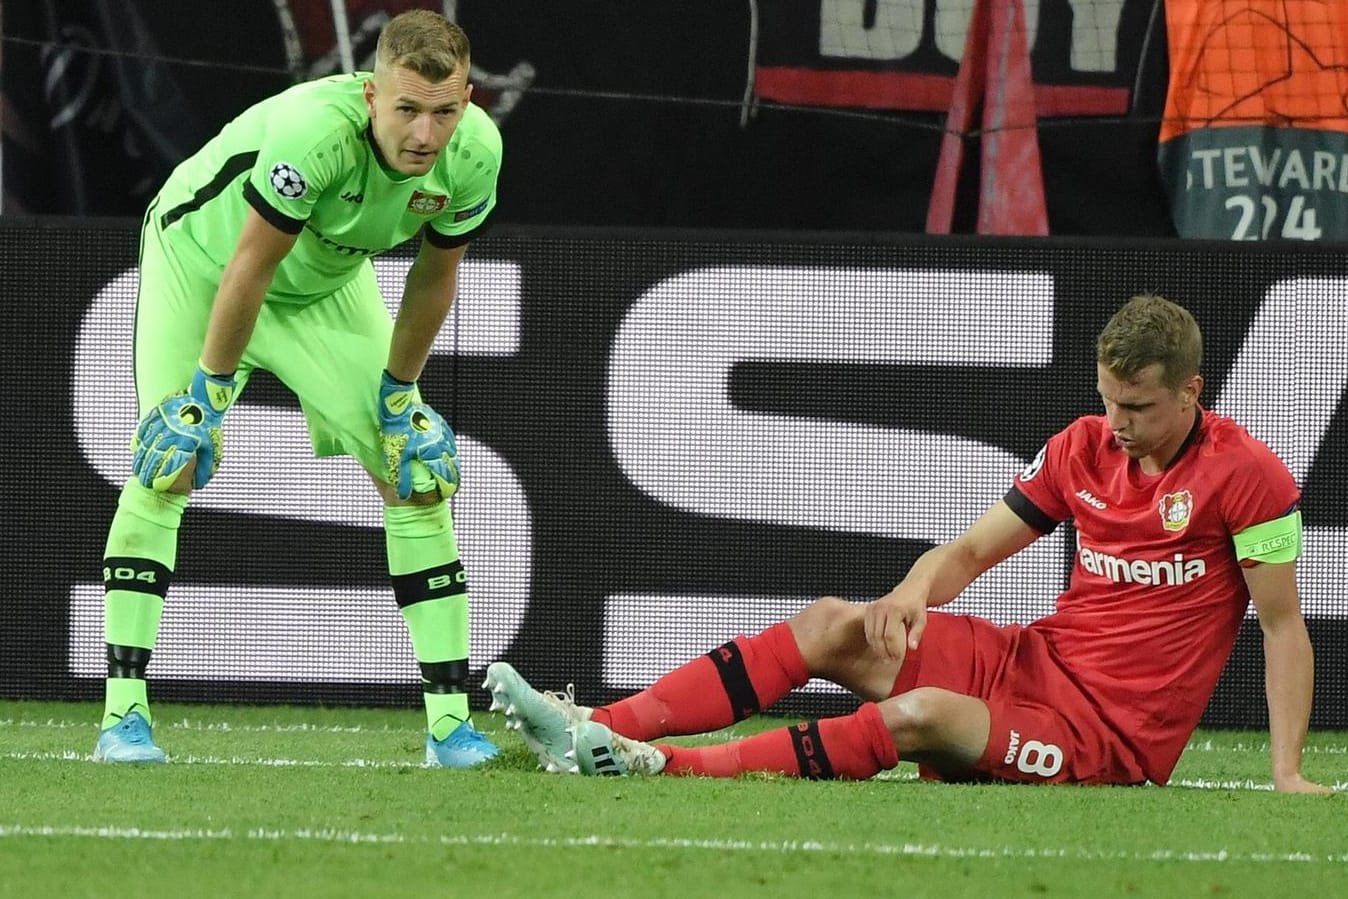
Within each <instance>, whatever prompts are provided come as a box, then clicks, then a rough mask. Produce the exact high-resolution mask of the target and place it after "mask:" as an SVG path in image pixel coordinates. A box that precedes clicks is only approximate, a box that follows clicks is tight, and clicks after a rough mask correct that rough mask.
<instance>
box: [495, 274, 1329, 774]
mask: <svg viewBox="0 0 1348 899" xmlns="http://www.w3.org/2000/svg"><path fill="white" fill-rule="evenodd" d="M1202 354H1203V349H1202V336H1201V334H1200V332H1199V329H1198V325H1197V324H1196V323H1195V321H1194V319H1193V317H1192V316H1191V315H1190V314H1189V313H1188V312H1187V311H1186V310H1184V309H1183V308H1181V307H1179V306H1177V305H1176V304H1174V303H1172V302H1170V301H1168V300H1166V299H1163V298H1161V297H1158V296H1153V295H1142V296H1137V297H1134V298H1133V299H1132V300H1130V301H1129V302H1128V303H1127V304H1126V305H1124V306H1123V308H1122V309H1120V310H1119V311H1118V312H1117V313H1116V314H1115V315H1114V316H1113V317H1112V318H1111V319H1110V321H1109V323H1108V324H1107V325H1106V326H1105V328H1104V330H1103V331H1102V332H1101V334H1100V336H1099V340H1098V343H1097V362H1098V364H1097V389H1098V390H1099V393H1100V398H1101V401H1102V402H1103V404H1104V414H1103V415H1089V416H1084V417H1082V418H1079V419H1077V420H1076V421H1074V422H1072V424H1070V425H1068V426H1067V427H1066V428H1065V429H1064V430H1062V431H1060V432H1059V433H1057V434H1056V435H1054V436H1053V437H1051V438H1050V439H1049V441H1048V443H1047V445H1045V446H1044V448H1043V449H1042V450H1041V451H1040V452H1039V454H1038V455H1037V456H1036V457H1035V459H1034V460H1033V461H1032V462H1031V463H1030V464H1029V466H1028V467H1026V468H1025V470H1024V471H1022V472H1021V473H1020V474H1019V475H1018V476H1016V477H1015V478H1014V480H1013V482H1012V484H1011V487H1010V489H1009V490H1008V491H1007V493H1006V495H1005V497H1004V498H1003V499H1002V500H1001V501H1000V502H998V503H997V504H996V505H994V506H993V507H992V508H991V509H989V510H988V511H987V512H986V513H984V514H983V516H982V517H981V518H979V519H978V520H977V521H975V522H974V523H973V524H972V525H971V526H970V527H969V528H968V530H966V531H965V532H964V533H963V534H962V535H960V536H959V537H957V538H956V539H954V540H952V541H951V542H949V543H946V544H943V545H941V546H937V547H935V548H933V549H931V550H929V551H927V552H926V553H925V554H923V555H922V556H921V557H920V558H919V559H918V560H917V561H916V562H915V563H914V564H913V566H912V568H911V569H910V570H909V572H908V573H907V575H906V576H905V577H904V578H903V580H902V581H901V582H900V583H899V584H898V586H896V587H895V588H894V589H893V590H891V591H890V592H889V593H887V594H886V595H884V596H882V597H880V598H879V599H876V600H874V601H873V602H868V603H855V602H848V601H845V600H842V599H838V598H835V597H823V598H821V599H818V600H816V601H815V602H814V603H812V604H811V605H810V606H808V607H807V608H805V609H804V610H803V611H801V612H800V613H799V614H797V615H796V616H794V617H793V618H791V619H790V620H789V621H786V622H783V623H780V624H777V625H775V626H773V627H770V628H768V629H767V630H765V631H763V632H762V633H760V634H757V635H756V636H752V637H739V638H737V639H735V640H733V641H731V642H730V643H727V644H725V645H724V646H721V647H718V648H717V649H714V650H712V651H711V652H709V653H707V654H706V655H704V656H701V657H699V658H697V659H694V660H693V661H691V662H688V663H687V664H685V665H683V666H682V667H680V668H678V669H676V670H675V671H673V672H671V673H669V674H667V675H665V676H664V677H662V678H660V679H659V680H657V681H656V682H655V683H654V684H653V685H652V686H651V687H649V688H648V689H645V690H642V691H641V692H639V693H637V694H635V695H633V696H630V697H628V698H626V699H623V700H620V701H618V702H615V703H613V704H611V705H607V706H603V707H599V708H587V707H585V706H581V705H577V704H576V703H575V702H574V701H573V700H572V699H571V698H570V697H568V696H564V695H561V694H556V693H541V692H539V691H537V690H534V689H533V688H532V687H531V686H530V685H529V684H528V683H526V682H525V680H524V678H522V677H521V676H520V675H519V673H518V672H516V671H515V670H514V669H513V668H512V667H511V666H510V665H508V664H506V663H504V662H497V663H495V664H493V665H491V666H489V668H488V670H487V681H486V683H485V684H484V686H485V687H486V688H488V689H489V690H491V691H492V694H493V706H494V707H495V708H501V709H504V710H505V712H506V716H507V720H508V722H509V724H510V725H511V726H512V727H514V728H516V729H517V730H518V731H519V733H520V735H521V736H522V737H523V738H524V740H525V742H526V744H527V745H528V746H529V748H530V749H532V750H533V751H534V753H535V754H536V755H537V756H538V759H539V762H540V764H542V765H543V766H544V767H546V768H548V769H549V770H551V771H563V772H569V773H581V774H660V773H663V774H675V775H681V774H700V775H709V776H713V777H729V776H734V775H737V774H741V773H743V772H748V771H768V772H779V773H782V774H785V775H792V776H799V777H808V778H852V779H861V778H868V777H871V776H872V775H875V774H877V773H879V772H881V771H885V770H887V769H890V768H893V767H894V766H895V765H897V764H898V762H899V760H900V759H907V760H909V761H913V762H917V763H918V764H919V765H920V766H921V769H922V771H923V773H924V775H926V776H929V777H937V778H942V779H948V780H970V779H973V780H1002V781H1018V782H1030V783H1075V784H1140V783H1144V782H1148V781H1150V782H1152V783H1157V784H1164V783H1165V782H1166V781H1167V780H1168V779H1169V778H1170V775H1171V772H1172V771H1173V770H1174V767H1175V764H1176V762H1177V761H1178V760H1179V757H1180V753H1181V752H1182V751H1183V750H1184V747H1185V744H1186V743H1187V741H1188V739H1189V737H1190V735H1191V734H1192V733H1193V730H1194V728H1195V727H1197V725H1198V722H1199V719H1200V716H1201V715H1202V713H1203V710H1204V708H1205V707H1206V705H1207V702H1208V699H1209V697H1210V696H1211V695H1212V691H1213V689H1214V687H1215V686H1216V684H1217V680H1218V677H1219V676H1220V675H1221V672H1222V669H1223V667H1224V666H1225V664H1226V660H1227V657H1228V656H1229V655H1230V653H1231V649H1232V647H1233V645H1234V643H1235V640H1236V635H1237V632H1238V630H1239V628H1240V625H1241V621H1242V619H1243V618H1244V616H1245V611H1246V609H1247V608H1248V606H1249V604H1250V602H1251V601H1253V603H1254V607H1255V610H1256V612H1257V613H1258V617H1259V624H1260V627H1261V628H1262V630H1263V636H1264V657H1265V665H1266V675H1267V676H1266V683H1267V701H1268V713H1269V747H1270V757H1271V758H1270V761H1271V764H1272V776H1273V785H1274V787H1275V788H1276V789H1277V790H1280V791H1286V792H1305V793H1328V792H1330V790H1329V789H1328V788H1326V787H1323V786H1321V785H1319V784H1315V783H1312V782H1310V781H1308V780H1306V779H1305V778H1304V777H1302V775H1301V755H1302V747H1303V744H1304V741H1305V737H1306V729H1307V723H1308V721H1309V718H1310V708H1311V696H1312V689H1313V682H1314V658H1313V655H1312V650H1311V644H1310V639H1309V637H1308V635H1307V632H1306V626H1305V622H1304V621H1303V619H1302V616H1301V609H1300V600H1299V597H1298V594H1297V582H1296V569H1295V561H1296V559H1297V557H1298V556H1299V555H1300V552H1301V513H1300V511H1299V500H1300V494H1299V491H1298V488H1297V485H1296V483H1295V481H1294V480H1293V478H1292V476H1291V474H1290V473H1289V472H1288V470H1287V468H1286V466H1285V465H1284V464H1283V463H1282V462H1281V461H1280V460H1279V459H1278V458H1277V456H1275V455H1274V454H1273V452H1272V451H1271V450H1270V449H1269V448H1268V447H1267V446H1265V445H1264V444H1263V443H1261V442H1259V441H1258V440H1256V439H1255V438H1254V437H1252V436H1250V434H1249V433H1247V432H1246V431H1245V429H1244V428H1242V427H1241V426H1240V425H1238V424H1237V423H1236V422H1234V421H1232V420H1231V419H1229V418H1226V417H1224V416H1221V415H1217V414H1215V413H1213V412H1211V411H1208V410H1206V409H1204V408H1202V407H1201V406H1200V405H1199V394H1200V393H1201V391H1202V388H1203V376H1202V375H1201V374H1200V373H1199V371H1200V366H1201V363H1202ZM1068 520H1071V521H1072V522H1073V526H1074V527H1075V529H1076V546H1077V553H1076V562H1075V565H1074V566H1073V570H1072V574H1071V579H1070V582H1069V584H1068V587H1067V589H1066V591H1064V592H1063V593H1062V594H1061V595H1060V596H1058V599H1057V605H1056V610H1055V611H1054V612H1053V614H1051V615H1048V616H1046V617H1044V618H1041V619H1039V620H1037V621H1034V622H1033V623H1031V624H1029V625H1026V626H1021V625H1018V624H1011V625H1007V626H1004V627H999V626H997V625H995V624H993V623H992V622H990V621H987V620H985V619H983V618H979V617H976V616H970V615H952V614H947V613H943V612H939V611H928V610H929V609H935V608H937V607H939V606H942V605H945V604H946V603H948V602H950V601H951V600H952V599H954V598H955V597H956V596H958V595H959V594H960V592H961V591H963V590H964V589H965V588H966V587H968V586H969V585H970V584H971V583H972V582H973V581H974V579H975V578H977V577H978V576H979V575H980V574H982V573H983V572H984V571H987V570H988V569H989V568H991V567H992V566H994V565H996V564H997V563H999V562H1001V561H1002V560H1004V559H1006V558H1008V557H1010V556H1012V555H1013V554H1015V553H1016V552H1018V551H1019V550H1021V549H1023V548H1024V547H1025V546H1027V545H1029V544H1030V543H1031V542H1033V541H1034V540H1036V539H1037V538H1039V537H1041V536H1043V535H1045V534H1048V533H1049V532H1051V531H1052V530H1053V529H1054V528H1056V527H1057V526H1058V525H1059V524H1060V523H1062V522H1064V521H1068ZM812 677H820V678H825V679H827V680H830V681H833V682H835V683H837V684H840V685H841V686H843V687H845V688H847V689H848V690H850V691H851V692H852V693H854V694H856V696H857V697H859V698H860V699H861V700H862V704H861V706H860V708H858V709H857V710H856V711H855V712H853V713H852V714H850V715H845V716H842V717H838V718H826V719H822V720H818V721H809V722H805V723H801V724H797V725H794V726H790V727H783V728H779V729H777V730H772V731H768V732H765V733H761V734H758V735H755V736H752V737H748V738H747V739H740V740H735V741H732V742H728V743H720V744H717V745H711V746H700V747H686V746H673V745H669V744H654V745H652V744H651V742H650V741H654V740H658V739H659V738H661V737H665V736H670V735H678V734H697V733H705V732H707V731H711V730H716V729H718V728H721V727H725V726H727V725H730V724H732V723H734V722H736V721H739V720H742V719H744V718H746V717H748V716H750V715H753V714H755V713H757V712H759V711H760V710H762V709H766V708H768V707H769V706H771V705H772V704H773V703H774V702H776V701H777V700H778V699H780V698H781V697H783V696H785V695H786V694H787V693H788V692H790V691H791V690H793V689H795V688H797V687H800V686H802V685H804V684H805V683H806V681H807V680H809V679H810V678H812Z"/></svg>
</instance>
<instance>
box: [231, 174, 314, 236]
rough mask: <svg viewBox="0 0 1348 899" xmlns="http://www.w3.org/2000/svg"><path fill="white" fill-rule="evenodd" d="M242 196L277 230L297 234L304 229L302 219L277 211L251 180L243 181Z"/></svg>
mask: <svg viewBox="0 0 1348 899" xmlns="http://www.w3.org/2000/svg"><path fill="white" fill-rule="evenodd" d="M243 198H244V199H245V200H247V201H248V205H249V206H252V207H253V209H255V210H257V214H258V215H260V216H262V217H263V218H264V219H266V220H267V222H268V223H269V224H270V225H271V226H272V227H274V228H276V229H277V230H278V231H284V232H285V233H287V234H299V233H300V232H301V231H303V230H304V219H293V218H291V217H290V216H288V215H286V214H285V213H282V212H278V211H277V209H276V207H275V206H273V205H271V204H270V203H268V202H267V201H266V200H265V199H263V197H262V194H260V193H258V191H257V188H256V187H254V186H253V182H251V181H245V182H244V183H243Z"/></svg>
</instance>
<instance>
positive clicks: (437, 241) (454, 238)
mask: <svg viewBox="0 0 1348 899" xmlns="http://www.w3.org/2000/svg"><path fill="white" fill-rule="evenodd" d="M491 215H492V214H491V213H490V212H489V213H487V217H486V218H484V219H483V220H482V221H481V222H480V223H479V224H478V226H477V227H476V228H473V229H471V230H468V231H465V232H463V233H462V234H441V233H440V232H439V231H437V230H435V229H434V228H432V227H431V226H430V225H427V226H426V242H427V243H429V244H430V245H431V246H433V247H439V248H440V249H442V250H452V249H454V248H455V247H461V246H463V245H464V244H466V243H472V242H473V241H474V240H476V239H477V238H479V237H481V236H482V235H483V234H486V233H487V231H488V230H490V229H491Z"/></svg>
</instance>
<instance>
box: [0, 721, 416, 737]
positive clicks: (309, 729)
mask: <svg viewBox="0 0 1348 899" xmlns="http://www.w3.org/2000/svg"><path fill="white" fill-rule="evenodd" d="M0 727H32V728H43V729H50V730H90V731H96V730H98V721H97V720H95V719H90V720H86V721H70V720H57V719H54V718H49V719H47V720H46V721H36V720H31V719H14V718H0ZM155 727H163V728H172V729H174V730H204V731H222V732H230V731H236V732H239V733H278V734H281V733H328V734H420V733H424V731H422V730H419V729H417V728H412V727H388V726H384V727H361V726H360V725H344V724H308V723H304V722H301V723H299V724H230V723H229V722H227V721H193V720H191V719H188V718H182V719H179V720H177V721H166V720H164V719H162V718H158V717H156V718H155Z"/></svg>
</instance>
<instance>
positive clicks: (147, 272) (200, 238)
mask: <svg viewBox="0 0 1348 899" xmlns="http://www.w3.org/2000/svg"><path fill="white" fill-rule="evenodd" d="M469 65H470V62H469V46H468V40H467V38H466V37H465V35H464V34H463V32H462V31H461V30H460V29H459V28H458V26H456V25H454V24H453V23H451V22H449V21H447V20H446V19H445V18H444V17H443V16H440V15H438V14H436V13H433V12H430V11H427V10H413V11H410V12H407V13H404V14H402V15H399V16H397V17H395V18H394V19H392V20H391V21H389V23H388V24H387V25H386V26H385V27H384V30H383V32H382V34H381V35H380V38H379V43H378V48H377V50H376V54H375V66H374V72H373V73H355V74H353V75H338V76H333V77H330V78H324V79H320V80H318V81H313V82H309V83H306V84H301V85H297V86H295V87H292V88H290V89H288V90H286V91H284V92H282V93H280V94H278V95H276V96H274V97H271V98H269V99H267V100H263V101H262V102H260V103H258V104H256V105H255V106H253V107H251V108H249V109H247V110H246V111H244V112H243V113H242V114H241V115H240V116H239V117H238V118H236V119H234V120H233V121H232V122H230V123H229V124H228V125H226V126H225V127H224V128H223V129H222V130H221V132H220V133H219V134H218V135H217V136H216V137H215V138H213V139H212V140H211V141H209V142H208V143H207V144H206V145H205V146H204V147H203V148H202V149H201V150H200V151H198V152H197V153H196V154H195V155H194V156H192V157H191V158H189V159H187V160H186V161H184V162H183V163H182V164H180V165H179V166H178V167H177V169H175V170H174V172H173V174H172V175H171V176H170V177H169V179H168V182H167V183H166V184H165V185H164V187H163V189H162V190H161V191H160V192H159V195H158V196H157V197H156V198H155V199H154V201H153V202H152V203H151V204H150V207H149V209H148V211H147V213H146V216H145V221H144V224H143V228H142V232H141V247H140V288H139V294H138V297H137V301H136V328H135V376H136V393H137V398H138V401H139V406H140V415H141V418H140V423H139V424H138V426H137V429H136V434H135V436H134V438H133V440H132V450H133V458H132V477H131V478H130V479H129V480H128V482H127V484H126V485H125V486H124V488H123V489H122V492H121V495H120V497H119V499H118V503H117V512H116V514H115V516H114V517H113V520H112V525H111V527H110V529H109V531H108V540H107V547H106V550H105V553H104V568H103V578H104V587H105V611H106V625H105V628H106V629H105V637H106V642H107V654H108V679H107V690H106V705H105V711H104V716H103V722H102V731H101V733H100V734H99V738H98V743H97V746H96V748H95V751H94V757H95V758H96V759H98V760H100V761H108V762H161V761H163V760H164V758H165V755H164V752H163V750H161V749H160V748H159V747H158V746H157V745H156V744H155V742H154V738H153V732H152V721H153V718H152V716H151V712H150V705H149V700H148V698H147V691H146V682H145V674H146V666H147V664H148V662H149V660H150V654H151V651H152V650H153V648H154V645H155V640H156V638H157V636H158V631H159V621H160V614H161V611H162V609H163V604H164V599H165V595H166V592H167V590H168V586H169V580H170V578H171V577H172V575H173V571H174V564H175V559H176V555H177V542H178V529H179V525H180V523H181V520H182V515H183V511H184V509H185V508H186V506H187V503H188V498H189V495H190V494H191V491H192V490H193V489H201V488H203V487H205V486H207V484H208V482H209V481H210V479H211V476H212V475H214V474H215V472H216V469H217V468H218V467H219V465H220V464H221V461H222V457H223V450H224V442H223V440H222V430H221V422H222V420H223V419H225V418H227V417H228V413H229V408H230V406H231V404H232V403H233V402H234V401H235V400H236V399H237V398H238V396H239V393H240V391H242V390H243V389H244V387H245V385H246V384H247V382H248V377H249V375H250V374H251V373H252V372H253V371H254V370H256V369H265V370H267V371H269V372H272V373H273V374H274V375H275V376H276V377H277V378H278V379H279V380H280V381H281V382H282V383H284V384H285V385H286V386H287V387H289V388H290V389H291V390H293V391H294V392H295V394H296V395H297V396H298V397H299V400H300V404H301V406H302V407H303V410H304V415H305V418H306V420H307V421H308V425H309V432H310V436H311V439H312V442H313V446H314V452H315V454H316V455H319V456H329V455H338V454H345V455H350V456H353V457H355V458H356V459H357V460H358V461H359V462H360V464H361V465H362V466H363V467H364V468H365V469H366V471H368V472H369V473H370V475H371V476H372V478H373V480H374V483H375V486H376V488H377V489H378V491H379V493H380V495H381V496H382V498H383V500H384V531H385V535H386V544H387V550H388V567H389V574H390V576H391V578H392V582H393V590H394V596H395V597H396V599H397V603H398V606H399V608H400V609H401V611H402V614H403V617H404V619H405V621H406V623H407V628H408V631H409V633H410V635H411V639H412V648H413V651H414V653H415V655H416V659H417V662H418V664H419V666H420V669H421V678H422V683H423V688H424V692H423V695H424V697H425V701H426V719H427V736H426V762H427V764H428V765H438V766H444V767H452V768H460V767H469V766H472V765H476V764H479V763H481V762H484V761H486V760H487V759H490V758H492V757H493V756H495V755H496V753H497V751H498V750H497V747H496V746H494V745H493V744H492V743H491V742H490V741H488V740H487V739H486V738H485V737H483V736H482V735H481V734H480V733H479V732H478V731H477V730H476V729H474V727H473V725H472V722H471V720H470V717H469V710H468V694H467V692H466V681H467V677H468V596H467V590H466V587H465V578H464V573H463V567H462V564H461V563H460V560H459V551H458V546H457V544H456V541H455V537H454V525H453V521H452V519H451V515H450V510H449V505H448V503H447V500H448V498H449V497H450V496H451V495H452V494H453V493H454V492H455V490H456V489H457V488H458V484H459V470H458V457H457V449H456V447H455V441H454V434H453V432H452V431H451V430H450V428H449V426H448V425H447V424H446V423H445V421H444V419H443V418H441V416H440V415H439V414H438V413H437V412H436V411H435V410H434V409H433V408H431V407H430V406H429V405H427V404H426V403H424V402H423V401H422V399H421V395H420V393H419V391H418V388H417V378H418V377H419V376H420V374H421V371H422V367H423V366H424V365H425V363H426V359H427V356H428V355H429V353H430V348H431V343H432V340H433V339H434V337H435V335H436V333H437V332H438V331H439V329H440V327H441V325H442V324H443V323H444V320H445V317H446V315H447V314H448V312H449V308H450V304H451V302H452V301H453V298H454V294H455V289H456V281H457V272H458V266H459V261H460V260H461V259H462V258H463V255H464V251H465V249H466V247H467V245H468V242H469V241H470V240H472V239H473V238H474V237H476V236H477V235H479V234H481V233H482V232H483V230H484V229H485V226H486V222H487V219H488V217H489V216H490V214H491V212H492V210H493V208H494V206H495V204H496V180H497V174H498V171H499V168H500V160H501V138H500V134H499V132H498V131H497V129H496V126H495V124H494V123H493V122H492V121H491V119H490V118H489V117H488V116H487V114H486V113H485V112H484V111H483V110H482V109H480V108H479V107H476V106H473V105H471V104H470V103H469V97H470V95H471V93H472V88H471V86H470V85H469V84H468V72H469ZM418 232H420V233H421V234H422V239H421V246H420V250H419V252H418V254H417V257H416V260H415V262H414V263H413V265H412V267H411V269H410V271H409V272H408V275H407V283H406V285H405V287H404V291H403V296H402V302H401V305H400V307H399V311H398V314H397V318H396V321H395V320H393V319H392V318H390V316H389V313H388V311H387V310H386V307H385V305H384V302H383V299H382V298H381V296H380V293H379V289H378V287H377V285H376V283H375V276H374V268H373V266H372V264H371V262H370V257H371V256H374V255H377V254H379V253H381V252H384V251H385V250H389V249H391V248H393V247H395V246H397V245H399V244H401V243H403V242H404V241H406V240H408V239H410V238H412V237H413V236H415V235H416V234H417V233H418Z"/></svg>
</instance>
